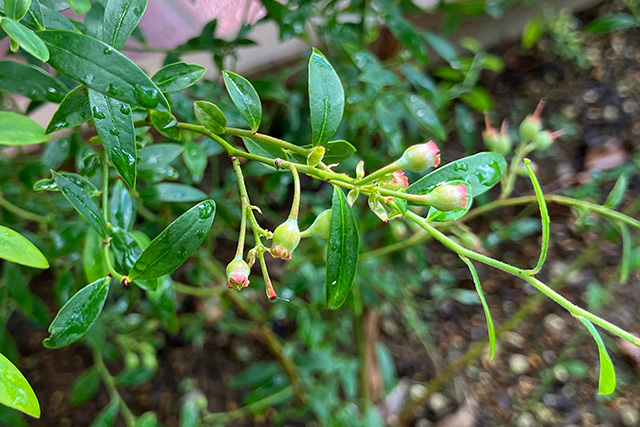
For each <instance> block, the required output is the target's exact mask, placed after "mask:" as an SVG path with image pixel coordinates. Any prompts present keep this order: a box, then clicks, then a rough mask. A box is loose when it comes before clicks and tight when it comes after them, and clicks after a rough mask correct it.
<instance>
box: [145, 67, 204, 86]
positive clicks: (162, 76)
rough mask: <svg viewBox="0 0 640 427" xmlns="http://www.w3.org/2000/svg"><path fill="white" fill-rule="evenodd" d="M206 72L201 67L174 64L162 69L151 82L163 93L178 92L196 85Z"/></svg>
mask: <svg viewBox="0 0 640 427" xmlns="http://www.w3.org/2000/svg"><path fill="white" fill-rule="evenodd" d="M206 71H207V69H206V68H205V67H203V66H201V65H196V64H187V63H185V62H175V63H173V64H169V65H165V66H164V67H162V68H161V69H160V70H159V71H158V72H157V73H155V74H154V75H153V77H151V80H153V81H154V82H155V84H156V85H157V86H158V88H160V90H161V91H163V92H165V93H168V92H178V91H181V90H184V89H186V88H188V87H191V86H193V85H194V84H196V83H197V82H198V80H200V79H201V78H202V76H204V73H205V72H206Z"/></svg>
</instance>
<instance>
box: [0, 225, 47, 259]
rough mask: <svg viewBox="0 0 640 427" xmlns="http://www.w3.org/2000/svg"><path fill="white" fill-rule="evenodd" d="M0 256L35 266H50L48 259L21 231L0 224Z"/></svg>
mask: <svg viewBox="0 0 640 427" xmlns="http://www.w3.org/2000/svg"><path fill="white" fill-rule="evenodd" d="M0 258H3V259H6V260H7V261H11V262H15V263H16V264H21V265H26V266H27V267H33V268H49V263H48V262H47V259H46V258H45V257H44V255H42V252H40V250H39V249H38V248H36V247H35V245H34V244H33V243H31V242H30V241H29V240H27V239H26V238H25V237H23V236H22V235H21V234H20V233H18V232H16V231H13V230H12V229H10V228H7V227H4V226H2V225H0Z"/></svg>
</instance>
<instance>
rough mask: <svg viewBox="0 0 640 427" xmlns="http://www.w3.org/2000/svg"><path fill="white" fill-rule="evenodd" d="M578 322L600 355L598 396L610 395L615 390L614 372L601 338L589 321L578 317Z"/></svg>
mask: <svg viewBox="0 0 640 427" xmlns="http://www.w3.org/2000/svg"><path fill="white" fill-rule="evenodd" d="M579 319H580V321H581V322H582V323H583V324H584V326H586V327H587V330H588V331H589V333H590V334H591V336H592V337H593V339H594V340H595V341H596V344H598V353H599V354H600V381H599V383H598V394H611V393H613V392H614V391H615V389H616V371H615V368H614V367H613V362H612V361H611V357H609V353H607V348H606V347H605V346H604V342H603V341H602V337H600V334H599V333H598V330H597V329H596V327H595V326H593V323H591V321H590V320H589V319H585V318H584V317H579Z"/></svg>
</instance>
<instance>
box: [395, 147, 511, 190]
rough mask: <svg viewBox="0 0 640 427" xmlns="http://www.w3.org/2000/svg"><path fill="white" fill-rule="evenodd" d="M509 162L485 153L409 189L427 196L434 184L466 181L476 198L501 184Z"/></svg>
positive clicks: (448, 166) (443, 169)
mask: <svg viewBox="0 0 640 427" xmlns="http://www.w3.org/2000/svg"><path fill="white" fill-rule="evenodd" d="M506 167H507V162H505V160H504V158H503V157H502V156H500V155H499V154H495V153H489V152H483V153H478V154H474V155H473V156H469V157H464V158H462V159H460V160H456V161H454V162H451V163H448V164H446V165H444V166H442V167H439V168H438V169H436V170H434V171H433V172H431V173H429V174H427V175H425V176H423V177H422V178H420V179H419V180H418V181H416V182H414V183H413V184H411V185H410V186H409V188H407V190H406V191H407V193H410V194H426V193H427V192H428V190H429V189H430V188H432V186H433V185H434V184H437V183H440V182H449V181H465V182H467V183H469V185H470V186H471V197H472V198H476V197H477V196H479V195H480V194H482V193H484V192H485V191H488V190H489V189H490V188H491V187H493V186H494V185H496V184H497V183H498V182H500V178H501V177H502V174H503V173H504V171H505V169H506Z"/></svg>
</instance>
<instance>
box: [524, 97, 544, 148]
mask: <svg viewBox="0 0 640 427" xmlns="http://www.w3.org/2000/svg"><path fill="white" fill-rule="evenodd" d="M544 104H545V100H544V99H541V100H540V102H539V103H538V106H537V107H536V111H535V112H534V113H533V114H531V115H528V116H527V117H525V119H524V120H523V121H522V123H520V138H521V139H522V140H523V141H531V140H533V139H534V138H535V137H536V135H538V134H539V133H540V131H541V130H542V120H540V114H542V109H543V108H544Z"/></svg>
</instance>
